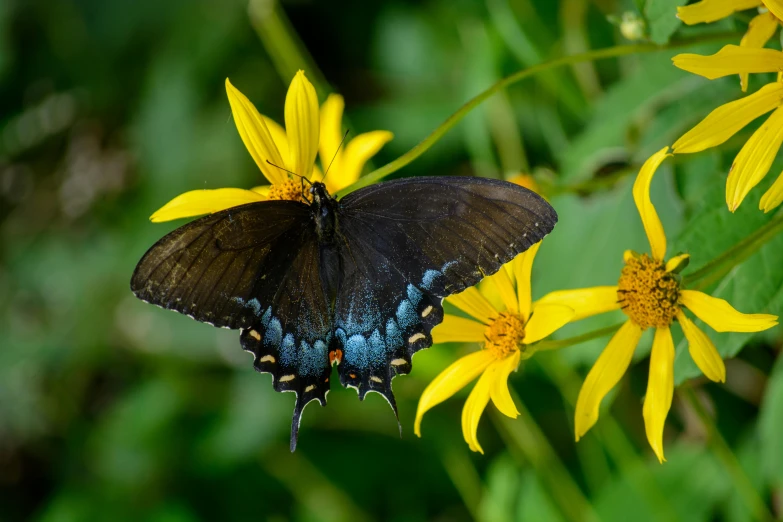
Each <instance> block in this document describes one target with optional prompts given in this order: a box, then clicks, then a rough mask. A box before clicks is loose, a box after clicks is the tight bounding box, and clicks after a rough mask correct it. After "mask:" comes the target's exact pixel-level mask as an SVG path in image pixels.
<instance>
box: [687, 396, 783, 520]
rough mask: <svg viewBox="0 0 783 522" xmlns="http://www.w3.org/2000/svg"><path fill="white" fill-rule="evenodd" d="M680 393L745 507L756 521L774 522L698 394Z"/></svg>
mask: <svg viewBox="0 0 783 522" xmlns="http://www.w3.org/2000/svg"><path fill="white" fill-rule="evenodd" d="M680 393H681V395H682V396H684V398H685V399H686V401H687V402H688V404H689V405H690V406H691V407H692V408H693V409H694V410H695V411H696V414H697V415H698V416H699V419H701V422H702V424H704V427H705V428H706V429H707V434H708V436H709V445H710V446H711V448H712V450H713V451H714V452H715V455H716V456H717V457H718V460H720V462H721V464H723V467H724V468H725V470H726V472H728V474H729V476H730V477H731V479H732V480H733V481H734V485H735V487H736V490H737V493H739V496H740V497H741V498H742V501H743V502H744V503H745V506H746V507H747V508H748V509H749V510H750V512H751V513H753V518H754V520H764V521H769V522H772V521H774V520H775V517H774V516H772V513H770V511H769V509H768V508H767V505H766V504H765V503H764V501H763V500H762V498H761V496H760V495H759V493H758V491H756V488H755V487H754V486H753V483H752V482H751V481H750V479H749V478H748V476H747V475H746V474H745V471H744V470H743V469H742V466H741V465H740V463H739V461H738V460H737V457H736V456H735V455H734V453H733V452H732V451H731V448H730V447H729V445H728V444H727V443H726V440H725V439H724V438H723V437H722V436H721V434H720V432H719V431H718V427H717V426H716V425H715V422H714V421H713V419H712V417H711V416H710V414H709V413H707V410H706V409H704V406H703V405H702V404H701V402H700V401H699V398H698V397H696V394H695V393H694V392H693V390H692V389H691V388H688V387H683V388H680Z"/></svg>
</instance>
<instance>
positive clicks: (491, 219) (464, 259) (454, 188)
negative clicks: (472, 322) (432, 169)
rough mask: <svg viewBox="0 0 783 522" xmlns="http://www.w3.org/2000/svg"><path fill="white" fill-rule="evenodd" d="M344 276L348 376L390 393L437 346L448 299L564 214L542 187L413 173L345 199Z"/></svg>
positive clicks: (341, 319)
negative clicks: (423, 352) (416, 357)
mask: <svg viewBox="0 0 783 522" xmlns="http://www.w3.org/2000/svg"><path fill="white" fill-rule="evenodd" d="M338 217H339V223H340V232H341V234H342V236H343V238H344V241H343V244H342V245H341V246H340V248H341V249H340V254H341V257H340V260H341V270H340V274H341V279H340V284H339V292H338V295H337V300H336V303H335V335H336V337H337V339H338V341H339V342H340V344H341V345H342V347H343V350H344V355H343V361H342V363H341V364H340V367H339V369H340V377H341V381H342V382H343V384H345V385H348V386H353V387H356V388H357V389H358V390H359V395H360V397H363V396H364V395H365V393H367V391H377V392H379V393H381V394H382V395H384V396H385V397H386V398H387V399H388V400H389V402H390V403H391V404H392V406H393V407H394V397H393V394H392V392H391V379H392V378H393V377H394V376H395V375H397V374H400V373H408V372H409V371H410V367H411V356H412V355H413V354H414V353H415V352H416V351H418V350H420V349H422V348H426V347H428V346H430V345H431V344H432V337H431V330H432V328H433V327H434V326H435V325H437V324H438V323H440V322H441V321H442V319H443V309H442V306H441V302H442V299H443V298H444V297H446V296H447V295H450V294H452V293H456V292H460V291H462V290H464V289H465V288H468V287H470V286H473V285H474V284H476V283H477V282H478V281H479V280H481V279H482V278H483V277H484V276H486V275H491V274H493V273H495V272H497V271H498V270H499V269H500V267H501V266H502V265H503V264H504V263H507V262H508V261H510V260H511V259H513V258H514V257H515V256H516V255H517V254H519V253H521V252H524V251H525V250H527V249H528V248H529V247H530V246H532V245H533V244H535V243H537V242H538V241H540V240H541V239H542V238H543V237H544V236H545V235H546V234H548V233H549V232H550V231H551V230H552V228H553V227H554V225H555V223H556V221H557V214H556V213H555V212H554V210H553V209H552V207H551V206H550V205H549V204H548V203H546V202H545V201H544V200H543V199H542V198H541V197H540V196H538V195H537V194H535V193H533V192H531V191H529V190H527V189H525V188H522V187H519V186H517V185H513V184H511V183H506V182H500V181H495V180H488V179H483V178H409V179H403V180H398V181H391V182H387V183H382V184H378V185H373V186H370V187H367V188H364V189H360V190H358V191H356V192H353V193H351V194H349V195H347V196H346V197H345V198H343V199H342V200H341V201H340V211H339V216H338Z"/></svg>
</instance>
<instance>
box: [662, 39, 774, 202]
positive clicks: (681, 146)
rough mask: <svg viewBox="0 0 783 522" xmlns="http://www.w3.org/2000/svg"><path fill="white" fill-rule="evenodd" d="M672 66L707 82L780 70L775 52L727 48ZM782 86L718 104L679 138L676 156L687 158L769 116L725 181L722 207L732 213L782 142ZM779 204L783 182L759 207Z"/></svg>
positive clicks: (685, 56)
mask: <svg viewBox="0 0 783 522" xmlns="http://www.w3.org/2000/svg"><path fill="white" fill-rule="evenodd" d="M674 65H676V66H677V67H679V68H681V69H684V70H686V71H690V72H692V73H695V74H699V75H701V76H704V77H706V78H709V79H714V78H720V77H722V76H726V75H729V74H736V73H740V74H742V73H757V72H779V71H781V70H783V52H780V51H776V50H773V49H747V48H743V47H737V46H736V45H727V46H726V47H724V48H723V49H721V50H720V51H719V52H718V53H716V54H714V55H712V56H699V55H696V54H680V55H677V56H675V57H674ZM781 105H783V83H781V82H780V81H777V82H773V83H770V84H767V85H765V86H764V87H762V88H761V89H759V90H758V91H757V92H755V93H753V94H751V95H749V96H746V97H744V98H741V99H739V100H735V101H733V102H729V103H726V104H725V105H721V106H720V107H718V108H717V109H715V110H714V111H712V112H711V113H710V114H708V115H707V117H706V118H704V119H703V120H702V121H701V122H699V124H698V125H696V126H695V127H694V128H692V129H691V130H689V131H688V132H686V133H685V134H684V135H683V136H682V137H681V138H680V139H678V140H677V141H676V142H675V143H674V145H672V149H673V150H674V153H675V154H688V153H692V152H699V151H702V150H704V149H708V148H710V147H715V146H718V145H720V144H722V143H723V142H725V141H726V140H728V139H729V138H730V137H731V136H733V135H734V134H735V133H736V132H738V131H739V130H740V129H742V128H743V127H745V126H746V125H747V124H748V123H750V122H751V121H753V120H755V119H756V118H758V117H759V116H761V115H763V114H766V113H768V112H770V111H774V112H772V114H771V115H770V116H769V118H768V119H767V121H766V122H765V123H764V124H763V125H762V126H761V127H760V128H759V129H758V130H757V131H756V132H754V133H753V135H752V136H751V137H750V139H749V140H748V141H747V142H746V143H745V145H744V146H743V147H742V150H740V152H739V154H737V157H736V158H735V159H734V163H733V164H732V166H731V169H730V170H729V175H728V178H727V180H726V204H727V205H728V207H729V210H730V211H732V212H734V211H735V210H737V208H738V207H739V206H740V203H742V200H743V199H745V196H747V195H748V193H749V192H750V190H751V189H752V188H753V187H755V186H756V185H757V184H758V183H759V182H760V181H761V180H762V179H764V176H766V175H767V172H769V169H770V167H771V166H772V161H773V160H774V159H775V155H776V154H777V152H778V149H780V145H781V143H783V109H781ZM781 202H783V177H780V176H779V177H778V179H777V181H776V182H775V183H773V184H772V186H771V187H770V188H769V189H768V190H767V192H766V193H765V194H764V196H762V198H761V202H760V203H759V208H760V209H761V210H763V211H764V212H769V211H770V210H772V209H774V208H775V207H777V206H778V205H780V203H781Z"/></svg>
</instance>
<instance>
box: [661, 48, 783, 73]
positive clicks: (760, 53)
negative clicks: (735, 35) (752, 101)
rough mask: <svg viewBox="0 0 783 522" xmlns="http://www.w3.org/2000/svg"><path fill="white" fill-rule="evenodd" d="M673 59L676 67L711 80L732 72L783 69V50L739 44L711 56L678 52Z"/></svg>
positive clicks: (775, 70) (762, 71) (758, 71)
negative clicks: (741, 45) (754, 47)
mask: <svg viewBox="0 0 783 522" xmlns="http://www.w3.org/2000/svg"><path fill="white" fill-rule="evenodd" d="M672 61H673V62H674V65H675V66H676V67H679V68H680V69H682V70H684V71H688V72H692V73H693V74H698V75H699V76H704V77H705V78H708V79H710V80H714V79H716V78H721V77H723V76H728V75H730V74H741V73H764V72H778V71H779V70H781V69H783V53H782V52H780V51H776V50H774V49H752V48H748V47H740V46H738V45H727V46H725V47H724V48H723V49H721V50H720V51H718V52H717V53H715V54H713V55H710V56H701V55H698V54H678V55H677V56H675V57H674V58H672Z"/></svg>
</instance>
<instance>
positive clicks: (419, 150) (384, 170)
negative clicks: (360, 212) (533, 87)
mask: <svg viewBox="0 0 783 522" xmlns="http://www.w3.org/2000/svg"><path fill="white" fill-rule="evenodd" d="M737 36H739V33H721V34H710V35H705V36H701V37H698V38H691V39H688V40H675V41H672V42H670V43H668V44H667V45H662V46H661V45H656V44H635V45H616V46H613V47H607V48H605V49H597V50H593V51H588V52H585V53H579V54H573V55H570V56H563V57H561V58H556V59H554V60H550V61H548V62H543V63H540V64H536V65H533V66H532V67H528V68H526V69H522V70H521V71H517V72H515V73H514V74H512V75H510V76H506V77H505V78H503V79H502V80H500V81H498V82H496V83H495V84H493V85H492V86H490V87H489V88H488V89H486V90H485V91H483V92H481V93H479V94H478V95H476V96H475V97H473V98H472V99H470V100H468V101H467V102H466V103H465V104H464V105H463V106H462V107H460V108H459V109H457V111H456V112H455V113H453V114H452V115H451V116H449V117H448V118H446V121H444V122H443V123H441V124H440V125H439V126H438V127H437V128H436V129H435V130H434V131H432V133H431V134H430V135H429V136H427V137H426V138H424V139H423V140H422V141H421V142H419V143H418V144H417V145H416V146H414V147H413V148H412V149H411V150H409V151H408V152H406V153H405V154H403V155H402V156H400V157H399V158H397V159H395V160H393V161H391V162H389V163H387V164H386V165H384V166H382V167H380V168H378V169H376V170H374V171H373V172H371V173H369V174H367V175H366V176H362V177H361V178H359V180H357V181H356V182H355V183H354V184H352V185H351V186H349V187H347V188H345V189H343V190H341V191H339V192H338V196H344V195H345V194H348V193H349V192H353V191H354V190H357V189H360V188H362V187H366V186H367V185H372V184H373V183H376V182H378V181H380V180H382V179H383V178H385V177H386V176H388V175H389V174H392V173H393V172H396V171H398V170H400V169H401V168H403V167H405V166H406V165H408V164H409V163H411V162H412V161H413V160H415V159H416V158H418V157H419V156H421V155H422V154H424V153H425V152H427V150H429V149H430V147H432V146H433V145H435V143H437V142H438V140H440V139H441V138H442V137H443V135H444V134H446V133H447V132H448V131H449V130H450V129H451V128H452V127H454V126H455V125H456V124H457V123H459V122H460V121H461V120H462V118H464V117H465V116H466V115H467V114H468V113H469V112H470V111H472V110H473V109H475V108H476V107H478V106H479V105H481V104H482V103H483V102H484V101H486V100H487V99H489V98H491V97H492V96H493V95H495V94H497V93H498V92H500V91H502V90H504V89H505V88H507V87H509V86H511V85H513V84H515V83H518V82H520V81H522V80H524V79H526V78H530V77H532V76H536V75H538V74H541V73H543V72H547V71H550V70H552V69H556V68H558V67H565V66H567V65H573V64H576V63H582V62H592V61H597V60H605V59H607V58H618V57H620V56H628V55H631V54H643V53H652V52H656V51H665V50H668V49H680V48H684V47H690V46H693V45H700V44H704V43H711V42H722V41H726V40H731V39H735V38H736V37H737Z"/></svg>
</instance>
